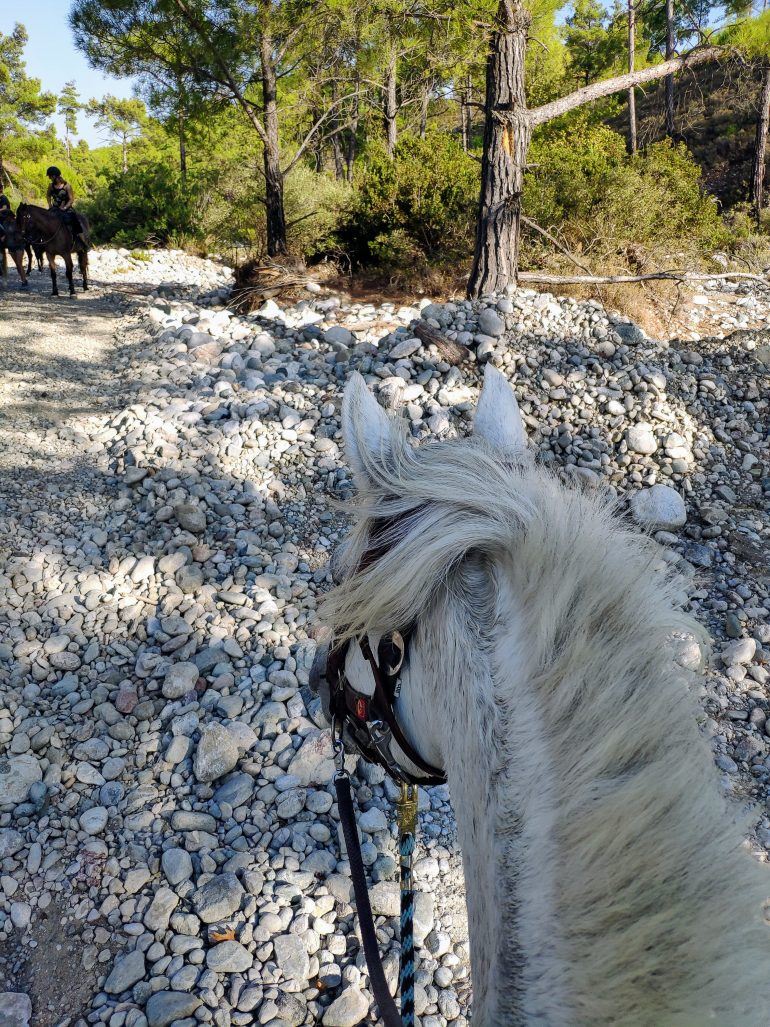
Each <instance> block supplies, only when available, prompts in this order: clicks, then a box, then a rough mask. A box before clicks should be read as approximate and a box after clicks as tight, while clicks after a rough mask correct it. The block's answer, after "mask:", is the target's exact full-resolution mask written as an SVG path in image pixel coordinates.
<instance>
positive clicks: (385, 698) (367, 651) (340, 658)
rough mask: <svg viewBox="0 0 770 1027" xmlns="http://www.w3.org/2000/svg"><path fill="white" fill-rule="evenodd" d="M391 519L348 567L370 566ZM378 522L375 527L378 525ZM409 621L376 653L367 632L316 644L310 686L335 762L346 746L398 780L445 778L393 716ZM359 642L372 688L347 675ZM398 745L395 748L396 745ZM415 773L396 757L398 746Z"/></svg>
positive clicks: (433, 781)
mask: <svg viewBox="0 0 770 1027" xmlns="http://www.w3.org/2000/svg"><path fill="white" fill-rule="evenodd" d="M395 523H396V522H395V521H393V520H388V521H385V522H380V523H379V525H375V526H374V530H373V532H372V541H373V544H372V545H371V546H370V548H369V549H367V551H366V552H365V553H364V555H363V557H362V558H361V560H360V562H359V564H358V566H357V567H356V568H355V570H354V571H353V573H354V574H357V573H359V572H361V571H363V570H365V569H366V568H367V567H370V566H371V565H372V564H373V563H375V562H376V561H377V559H378V558H379V557H380V556H383V555H385V553H386V552H387V546H385V545H383V544H381V543H380V542H378V537H379V538H381V537H382V536H383V535H385V534H386V532H387V531H388V530H390V529H392V528H393V526H394V524H395ZM378 527H379V530H377V529H378ZM413 634H414V625H413V624H412V625H410V626H409V627H408V628H406V629H405V630H404V632H403V633H402V632H400V631H393V632H390V633H388V634H385V635H382V636H381V637H380V638H379V640H378V642H377V656H376V657H375V655H374V653H373V652H372V646H371V642H370V639H369V636H368V635H362V636H360V637H359V638H356V639H355V640H353V641H351V640H349V639H348V640H345V641H343V642H340V643H337V642H336V641H335V640H334V639H332V640H331V642H330V643H329V644H328V645H326V646H319V648H318V650H317V651H316V656H315V659H314V661H313V667H312V670H311V672H310V688H311V690H312V691H313V692H314V693H315V694H316V695H318V696H319V697H320V699H321V705H322V708H323V711H324V715H325V716H326V719H327V720H328V722H329V724H330V725H331V731H332V742H333V744H334V752H335V758H336V761H337V764H338V766H340V765H341V763H342V759H343V758H344V752H345V749H347V750H348V751H350V752H353V753H356V754H358V755H360V756H363V758H364V759H365V760H367V761H368V762H369V763H374V764H375V765H377V766H379V767H382V769H383V770H384V771H385V773H386V774H388V776H389V777H390V778H391V779H392V780H393V781H395V782H396V783H397V784H399V785H421V786H423V787H424V786H425V785H440V784H445V782H446V775H445V774H444V772H443V770H440V769H439V768H437V767H434V766H432V765H431V764H430V763H428V762H427V761H426V760H424V759H423V758H422V756H421V755H420V754H419V753H418V752H417V750H416V749H415V748H414V746H413V745H412V744H411V742H410V741H409V740H408V739H407V737H406V735H405V734H404V731H403V730H402V728H401V725H400V724H399V723H398V719H397V717H396V711H395V706H396V702H397V701H398V697H399V695H400V693H401V676H402V673H403V671H404V668H405V667H406V666H408V664H409V650H410V647H411V641H412V637H413ZM353 645H355V646H358V648H359V649H360V651H361V655H362V656H363V658H364V660H365V661H366V663H367V664H368V665H369V668H370V670H371V673H372V678H373V679H374V690H373V691H363V690H361V689H358V688H356V686H355V685H354V684H353V683H352V682H351V681H350V679H349V677H348V675H347V671H346V666H347V660H348V656H349V654H350V651H351V646H353ZM396 747H397V748H396ZM398 750H400V753H402V754H403V755H404V756H405V757H406V758H407V760H409V762H410V764H412V765H413V766H414V767H417V768H418V770H419V774H415V773H414V772H413V770H411V769H410V768H407V767H404V766H403V765H402V764H401V763H400V762H399V751H398Z"/></svg>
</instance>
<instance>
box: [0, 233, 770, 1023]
mask: <svg viewBox="0 0 770 1027" xmlns="http://www.w3.org/2000/svg"><path fill="white" fill-rule="evenodd" d="M93 264H94V277H95V280H96V283H97V289H96V294H95V295H96V300H94V301H93V302H95V303H96V304H97V306H95V307H93V308H92V309H93V312H94V313H93V322H91V321H88V319H86V320H85V321H83V322H82V325H81V327H80V328H79V329H78V331H79V332H80V336H76V335H72V334H70V335H69V336H66V338H67V346H66V347H63V346H62V343H61V340H62V339H63V338H65V332H66V330H67V325H68V324H69V325H70V326H71V325H72V321H73V318H75V317H76V316H80V315H79V312H80V311H81V310H87V308H83V307H82V301H83V298H82V297H81V298H79V300H78V306H77V308H76V309H77V311H78V314H70V313H67V312H66V311H69V310H71V309H73V308H65V314H64V315H61V314H60V313H59V311H61V309H62V308H61V307H57V308H55V311H56V312H55V314H54V313H51V314H49V313H48V312H49V311H52V310H53V309H54V308H52V307H50V306H49V305H50V304H51V302H52V301H50V300H48V299H46V298H44V297H43V296H42V295H40V294H39V293H42V291H43V287H42V286H37V287H36V288H37V289H38V294H34V295H32V296H29V297H23V299H19V300H18V302H17V303H16V305H15V306H14V307H13V308H12V309H13V311H14V315H15V316H16V318H17V319H18V320H19V323H21V321H22V320H23V319H24V318H25V317H27V316H29V317H30V318H33V319H34V318H36V320H34V326H35V327H34V330H33V332H32V335H31V338H29V337H28V338H27V340H26V342H27V344H28V345H29V350H30V353H29V357H28V356H27V354H26V352H25V351H23V350H20V349H19V347H20V346H22V345H23V343H24V340H22V339H21V338H20V337H19V339H18V340H17V341H16V346H15V348H13V349H12V345H13V343H14V339H13V329H12V328H11V329H10V335H9V336H8V338H9V339H10V343H11V345H9V347H8V348H7V349H6V350H2V352H3V353H4V354H5V355H6V356H5V360H6V375H5V380H4V382H3V384H2V389H3V391H2V393H0V395H2V396H3V400H4V406H5V414H4V418H3V421H2V422H0V435H2V440H1V441H2V446H3V449H2V455H0V517H1V518H2V529H3V535H4V541H3V548H2V557H1V558H0V559H1V561H2V562H0V594H2V595H3V597H4V598H3V604H2V607H3V608H2V610H1V611H0V616H1V617H2V620H1V621H0V992H2V991H6V992H9V993H13V995H14V996H15V997H14V998H13V999H11V998H9V997H5V998H4V997H3V996H2V995H0V1010H1V1012H0V1018H2V1015H3V1014H5V1015H6V1017H7V1018H10V1019H9V1020H8V1022H9V1023H10V1024H12V1025H13V1027H25V1025H26V1024H27V1023H29V1024H33V1025H42V1027H49V1025H54V1024H60V1025H62V1027H63V1025H65V1024H66V1025H68V1027H69V1025H73V1027H74V1025H77V1027H82V1025H84V1024H88V1023H94V1024H96V1023H104V1024H108V1025H109V1027H145V1025H146V1024H149V1027H165V1025H168V1024H175V1025H177V1027H194V1025H195V1024H197V1023H213V1024H216V1025H218V1027H227V1025H229V1024H235V1025H245V1024H252V1023H258V1024H263V1025H271V1027H282V1025H286V1024H293V1025H301V1024H316V1023H318V1024H323V1025H326V1027H346V1025H348V1027H353V1025H355V1024H358V1023H374V1022H376V1021H375V1019H374V1017H373V1015H372V1013H371V1004H372V1000H371V994H370V992H369V990H368V987H367V984H368V978H367V975H366V967H365V963H364V960H363V954H362V952H361V948H360V942H359V937H358V934H357V925H356V921H355V918H354V915H353V908H352V904H351V884H350V877H349V873H348V865H347V862H346V860H345V856H344V852H343V851H342V850H341V846H340V835H339V823H338V819H337V812H336V804H335V800H334V795H333V786H332V784H331V775H332V762H331V751H330V746H329V742H328V737H327V734H326V733H325V732H324V730H323V725H322V720H321V719H320V716H319V713H318V710H317V704H316V703H315V702H313V701H311V700H310V698H309V696H308V693H307V690H306V688H305V686H306V684H307V679H308V670H309V667H310V663H311V660H312V655H313V652H314V646H315V643H314V634H315V628H316V612H315V611H316V605H317V602H318V599H319V597H320V594H321V593H323V592H324V591H325V590H326V589H327V588H328V587H329V578H328V574H327V570H326V562H327V559H328V557H329V554H330V552H331V550H332V548H333V547H334V545H335V544H336V542H337V541H338V539H339V538H340V537H341V536H342V534H343V533H344V527H345V525H344V517H343V516H342V515H341V514H340V513H339V512H338V511H337V509H336V508H335V507H333V506H332V505H331V504H330V500H331V499H332V498H336V499H339V498H345V497H346V496H348V495H349V494H350V491H351V487H352V484H351V480H350V474H349V471H348V469H347V467H346V466H345V462H344V455H343V453H342V452H341V449H340V423H339V411H340V399H341V390H342V387H343V384H344V382H345V380H346V378H347V377H348V375H349V374H350V372H351V371H352V370H353V369H357V370H359V371H361V372H362V373H363V374H364V375H365V376H366V377H367V379H368V380H369V381H370V382H371V383H372V386H373V388H374V390H375V392H376V393H377V394H378V396H379V399H380V402H381V403H383V405H385V406H388V407H391V406H399V407H400V408H401V409H402V410H403V416H404V417H405V418H406V419H407V420H408V423H409V426H410V429H411V432H412V434H413V435H414V436H415V438H418V439H422V438H428V437H446V436H450V435H452V434H455V433H459V434H463V433H465V432H467V431H468V428H469V423H470V417H471V414H472V410H473V407H474V403H475V399H476V397H477V395H478V387H479V381H480V372H481V370H482V365H483V364H484V363H485V362H486V361H488V360H491V361H493V362H494V363H495V364H496V365H498V366H499V367H501V368H502V369H503V370H504V371H505V372H506V374H507V375H508V376H509V378H510V380H511V381H512V382H513V383H514V385H515V387H516V391H517V395H518V398H519V403H520V406H521V409H522V413H523V416H524V419H525V422H526V425H527V429H528V432H529V436H530V440H531V443H532V445H533V447H534V448H535V449H536V451H537V453H538V457H539V459H541V460H542V461H543V462H545V463H547V464H549V465H552V466H553V467H554V468H557V469H559V471H560V473H562V474H564V475H565V477H566V478H567V479H568V480H569V481H571V482H573V483H574V486H575V487H578V488H589V489H593V488H609V489H612V490H613V491H614V492H615V493H616V495H617V496H618V498H619V501H620V504H621V508H622V509H624V510H626V511H627V513H628V516H630V517H632V518H633V519H634V520H636V522H637V523H638V524H639V526H640V528H641V529H644V530H647V531H650V532H652V533H653V534H654V536H655V538H656V539H657V541H658V542H659V544H660V550H659V552H660V559H661V560H662V561H666V562H668V563H672V564H675V565H676V566H677V567H678V568H679V569H680V570H681V571H682V573H683V574H684V576H685V578H686V579H687V580H688V582H689V586H690V594H691V595H692V603H693V607H694V609H695V611H696V613H697V615H698V616H699V618H700V619H701V620H702V621H703V623H704V624H705V625H706V626H707V627H708V629H709V631H710V632H711V633H712V635H713V637H714V640H715V646H714V655H713V657H712V658H711V663H710V667H709V669H708V671H707V672H706V673H705V674H704V677H703V685H702V690H701V701H702V707H703V721H704V730H706V731H707V732H708V733H709V735H710V736H711V738H712V740H713V745H714V752H715V759H716V763H717V766H718V768H719V770H715V774H718V775H721V780H722V785H723V787H724V788H725V789H726V790H729V791H730V792H732V793H733V794H736V795H738V796H741V797H744V798H745V799H746V800H747V801H751V802H752V803H753V804H754V806H753V815H752V816H753V819H752V823H753V824H754V825H755V833H754V835H753V837H752V844H753V847H754V849H755V850H756V852H757V854H758V855H759V856H760V857H762V858H764V857H765V856H766V853H767V851H768V849H770V810H768V805H767V803H768V782H770V738H769V737H768V735H770V724H768V725H767V731H766V730H765V726H766V717H767V712H768V709H769V708H770V692H769V691H768V684H769V679H770V673H769V672H768V668H767V661H768V657H769V655H770V566H769V561H770V555H769V551H768V538H769V536H770V517H769V516H768V502H769V500H770V468H769V467H768V456H769V454H768V447H769V442H768V387H769V386H770V339H769V338H768V336H769V335H770V333H768V332H767V331H766V330H765V329H764V328H763V327H762V326H763V324H765V323H766V322H767V321H768V319H770V294H769V293H767V292H764V291H763V292H757V291H756V289H755V287H754V286H752V287H748V286H746V285H740V286H738V287H733V286H726V285H725V284H724V283H716V282H715V283H713V288H709V287H708V285H707V286H706V287H705V288H704V290H703V292H702V296H703V297H704V298H705V303H704V302H701V301H700V300H699V302H698V303H697V304H694V307H695V308H697V309H698V311H710V312H711V315H712V321H711V322H710V323H712V324H713V323H716V324H718V325H719V334H720V335H723V336H724V337H722V338H719V337H717V336H709V337H700V336H699V334H698V332H697V331H696V330H695V327H697V324H696V322H698V321H702V320H703V317H701V318H695V319H693V326H694V327H691V328H690V329H688V332H687V334H686V341H678V340H677V339H671V340H664V341H661V340H652V339H650V338H648V337H647V336H646V335H645V334H644V332H642V331H641V330H640V329H639V328H638V327H637V326H636V325H634V324H632V323H630V322H628V321H626V320H624V319H623V318H621V317H619V316H617V315H613V314H611V313H608V312H607V311H605V310H604V309H602V307H601V306H599V305H598V304H596V303H591V302H577V301H575V300H569V299H558V298H556V297H554V296H552V295H549V294H538V293H535V292H533V291H529V290H519V291H518V292H515V293H513V294H512V295H511V296H505V297H490V298H488V299H487V300H484V301H482V302H481V303H477V304H470V303H466V302H457V303H447V304H431V303H427V302H426V301H423V302H421V304H420V305H419V306H417V307H411V306H398V305H397V304H388V303H385V304H380V305H377V306H375V305H366V304H361V303H355V304H354V303H350V302H347V301H346V300H345V299H344V298H343V297H340V296H337V295H334V294H332V293H330V292H328V291H327V290H325V289H321V288H320V287H319V286H315V285H312V284H311V288H310V290H309V291H308V292H307V294H306V297H305V299H303V300H301V301H300V302H298V303H296V304H293V305H291V306H288V305H284V306H281V305H280V304H279V303H278V302H276V301H268V302H267V303H266V304H265V306H264V307H263V308H262V309H261V310H260V311H259V312H257V313H255V314H250V315H245V316H240V315H237V314H234V313H233V312H232V311H231V310H229V309H228V308H227V306H226V301H227V294H228V287H229V278H230V276H229V272H228V270H227V269H225V268H223V267H222V266H221V265H217V264H214V263H211V262H204V261H198V260H195V259H193V258H190V257H185V256H183V255H182V254H168V253H159V254H154V255H152V256H151V257H150V259H148V260H146V259H141V258H137V257H136V256H132V255H130V254H128V253H126V252H125V251H123V252H118V251H106V252H102V253H99V254H96V255H95V257H94V260H93ZM59 302H60V303H62V302H63V303H68V302H69V301H67V300H63V301H59ZM24 304H28V306H24ZM99 304H101V306H99ZM736 310H738V311H739V313H738V314H737V316H736V314H735V312H736ZM5 311H6V308H5V307H4V306H3V302H1V301H0V317H3V316H4V315H5ZM725 311H729V313H725ZM108 313H109V317H110V320H109V325H110V333H109V336H110V337H109V341H108V342H107V341H103V342H102V344H101V346H100V348H99V349H98V351H97V350H94V349H93V348H92V349H91V350H84V349H83V348H82V347H87V346H88V336H89V332H91V331H92V328H93V325H94V324H95V323H96V322H97V321H98V322H99V324H103V323H104V318H105V317H107V315H108ZM82 316H85V314H84V315H82ZM703 316H705V314H704V315H703ZM62 317H63V318H64V320H62ZM56 318H59V320H58V321H57V320H56ZM68 318H69V321H67V319H68ZM419 322H423V324H425V323H427V324H429V325H430V326H432V327H433V328H434V329H437V330H440V331H441V332H442V333H443V334H444V335H446V336H447V337H448V338H450V339H452V340H454V341H455V342H457V343H459V344H461V345H463V346H466V347H467V348H468V357H467V359H466V360H465V361H464V362H463V363H462V364H460V365H459V366H455V365H452V364H450V363H447V362H446V361H445V360H444V359H443V358H442V355H441V354H440V353H439V352H438V350H436V349H435V346H431V345H426V344H425V343H423V342H421V341H420V339H418V338H417V337H416V336H415V330H414V326H415V324H417V323H419ZM25 323H27V322H25ZM32 323H33V321H30V322H29V324H32ZM47 324H48V325H51V327H50V331H49V333H48V335H47V334H46V332H47V328H46V325H47ZM4 331H5V332H8V322H6V325H5V328H2V326H0V341H2V338H3V335H2V333H3V332H4ZM78 339H80V341H78ZM57 346H58V351H57ZM26 360H29V361H32V363H33V365H34V374H30V373H28V372H26V371H25V367H26V366H27V365H26V364H25V361H26ZM57 375H59V376H61V375H66V376H67V378H66V387H59V388H55V389H54V394H53V395H49V394H45V393H46V392H47V390H48V391H49V392H50V390H51V388H52V386H51V384H50V382H51V381H56V380H58V379H57ZM41 393H43V394H44V395H41ZM41 411H42V412H41ZM691 656H692V653H691V652H689V650H687V647H685V651H683V657H682V658H689V657H691ZM355 782H356V785H357V799H358V805H359V809H360V810H361V821H360V824H361V830H362V833H363V852H364V860H365V862H366V864H367V866H368V868H369V873H370V876H371V880H372V882H373V888H372V905H373V908H374V910H375V913H376V914H377V915H378V927H379V933H380V940H381V944H382V948H383V949H384V950H386V951H387V953H388V954H387V956H386V970H387V973H388V976H389V979H390V981H391V984H392V985H393V984H394V983H395V978H396V974H397V961H398V948H397V913H398V891H397V883H396V860H395V840H394V837H393V827H392V815H391V808H392V807H391V800H392V799H393V789H392V787H391V786H390V784H389V782H387V781H384V780H383V776H382V774H381V773H380V772H379V771H377V770H374V769H372V768H368V767H365V766H361V767H359V768H358V772H357V775H356V777H355ZM421 807H422V813H421V823H420V828H421V830H420V846H419V853H418V857H417V865H416V879H417V883H418V886H419V888H420V889H421V893H422V894H421V896H420V899H419V902H418V908H417V924H416V927H417V935H418V943H419V966H418V985H417V989H416V1004H417V1011H418V1014H419V1016H420V1020H421V1023H422V1027H444V1025H446V1024H452V1025H455V1027H461V1025H463V1024H466V1023H467V1018H468V1010H469V1004H470V983H469V970H468V958H467V943H466V934H465V921H464V910H463V906H462V885H461V881H462V874H461V868H460V860H459V853H458V851H457V847H456V844H455V837H454V830H453V822H452V817H451V811H450V807H449V803H448V795H447V793H446V789H443V788H436V789H431V790H430V791H428V792H425V793H422V794H421ZM6 1010H9V1011H10V1012H6Z"/></svg>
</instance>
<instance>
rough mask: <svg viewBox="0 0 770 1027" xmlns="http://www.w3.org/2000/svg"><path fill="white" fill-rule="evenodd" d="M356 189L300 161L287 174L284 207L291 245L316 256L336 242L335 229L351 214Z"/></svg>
mask: <svg viewBox="0 0 770 1027" xmlns="http://www.w3.org/2000/svg"><path fill="white" fill-rule="evenodd" d="M353 197H354V193H353V189H352V187H351V186H350V185H348V184H347V182H338V181H337V180H336V179H335V178H332V177H331V176H330V175H327V174H323V173H321V174H319V173H318V172H317V171H313V170H312V169H311V168H309V167H307V166H305V165H298V166H297V167H296V168H294V170H293V171H292V172H291V174H290V175H288V176H287V177H286V180H285V187H284V207H285V211H286V226H287V235H288V237H289V248H290V250H291V251H292V252H293V253H299V254H301V255H302V256H303V257H308V258H313V257H315V256H316V255H318V254H321V253H325V252H328V250H329V249H330V248H332V247H333V246H334V240H335V233H336V232H337V230H338V229H339V227H340V225H342V224H343V223H344V221H345V219H346V218H347V217H348V215H349V210H350V205H351V202H352V200H353Z"/></svg>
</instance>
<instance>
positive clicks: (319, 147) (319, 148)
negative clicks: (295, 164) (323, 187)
mask: <svg viewBox="0 0 770 1027" xmlns="http://www.w3.org/2000/svg"><path fill="white" fill-rule="evenodd" d="M322 117H323V115H322V114H321V112H320V111H317V110H316V111H311V112H310V119H311V121H312V122H313V123H316V122H318V121H320V120H321V118H322ZM313 158H314V160H315V170H316V171H317V172H318V173H320V172H321V171H323V169H324V143H323V139H322V138H321V133H320V132H316V135H315V140H314V142H313Z"/></svg>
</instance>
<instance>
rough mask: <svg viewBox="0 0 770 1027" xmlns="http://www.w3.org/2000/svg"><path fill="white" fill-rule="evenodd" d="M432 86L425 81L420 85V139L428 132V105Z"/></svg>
mask: <svg viewBox="0 0 770 1027" xmlns="http://www.w3.org/2000/svg"><path fill="white" fill-rule="evenodd" d="M432 88H433V83H432V82H426V83H425V85H424V86H423V87H422V95H421V96H420V139H424V138H425V136H426V135H427V134H428V107H429V106H430V93H431V89H432Z"/></svg>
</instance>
